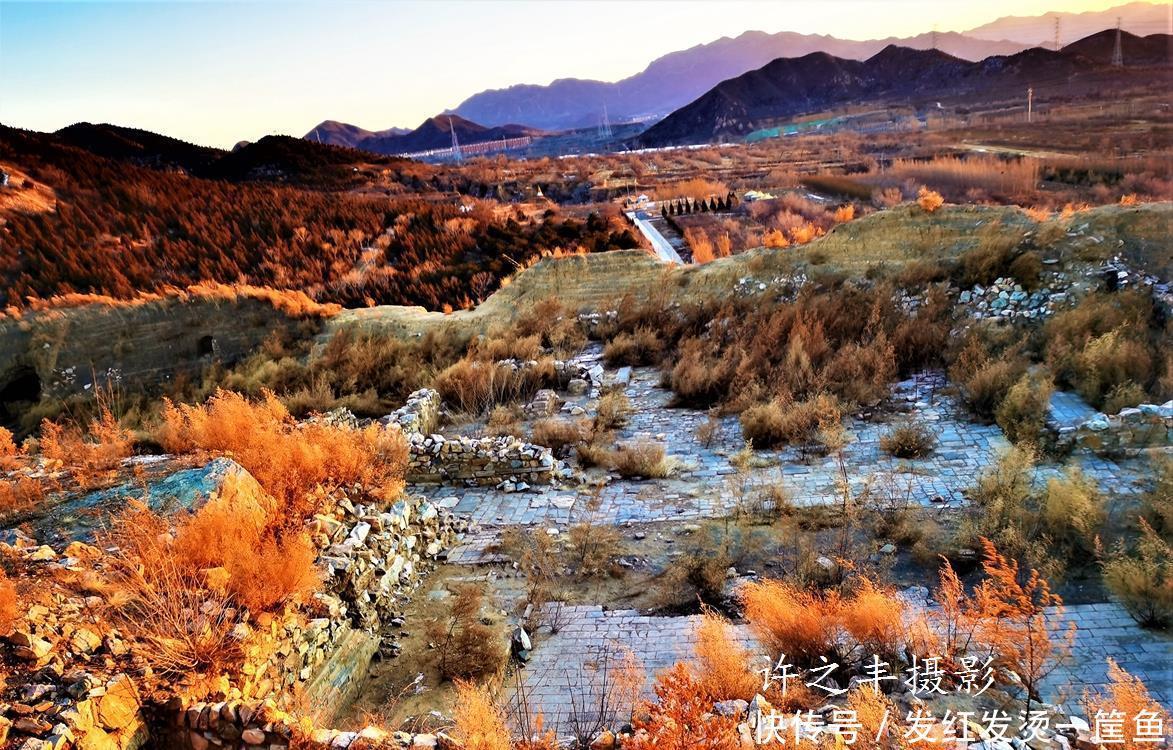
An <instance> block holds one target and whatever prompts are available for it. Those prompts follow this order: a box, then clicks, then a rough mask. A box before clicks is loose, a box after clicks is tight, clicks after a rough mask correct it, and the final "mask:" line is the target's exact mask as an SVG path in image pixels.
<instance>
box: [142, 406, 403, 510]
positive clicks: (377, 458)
mask: <svg viewBox="0 0 1173 750" xmlns="http://www.w3.org/2000/svg"><path fill="white" fill-rule="evenodd" d="M158 439H159V442H160V444H162V445H163V447H164V448H166V449H167V450H169V451H171V452H175V453H182V452H187V451H191V450H205V451H209V452H212V453H216V454H223V455H228V456H231V457H232V458H233V459H234V460H235V461H236V462H237V463H239V464H240V465H241V466H243V467H244V468H245V469H246V470H247V471H248V472H249V473H250V474H252V475H253V477H255V478H256V480H257V482H259V483H260V485H261V487H262V488H264V490H265V492H267V493H268V494H269V495H271V496H272V498H273V499H274V500H275V501H276V505H275V507H274V508H269V509H267V510H268V511H269V523H270V524H271V525H274V526H277V527H283V528H300V527H301V525H302V523H303V522H304V521H305V519H307V518H309V517H310V516H312V515H313V514H314V512H316V510H317V505H318V501H319V500H320V499H321V496H322V493H323V492H325V491H329V490H331V489H333V488H334V487H337V486H340V485H345V484H353V483H361V484H362V486H363V488H364V489H365V490H366V491H368V492H370V493H371V494H372V495H374V496H375V497H378V498H381V499H383V500H392V499H394V498H396V497H398V496H399V493H400V492H402V490H403V473H404V469H405V468H406V466H407V446H406V443H405V442H404V440H403V436H402V435H401V434H399V433H398V432H396V431H393V430H384V429H382V428H380V427H378V426H377V425H371V426H370V427H368V428H366V429H364V430H353V429H350V428H347V427H341V426H337V425H331V424H325V423H320V422H314V423H306V424H298V423H296V422H295V421H294V420H293V418H292V417H291V416H290V415H289V412H288V411H286V409H285V407H284V406H283V405H282V404H281V403H280V401H278V400H277V398H276V397H275V396H273V394H272V393H268V392H266V393H265V395H264V397H263V398H262V399H261V400H259V401H255V402H252V401H249V400H247V399H246V398H244V397H243V396H241V395H239V394H236V393H230V392H228V391H219V390H218V391H216V393H215V394H214V395H213V396H212V397H211V398H210V399H208V401H207V402H206V403H205V404H204V405H202V406H191V405H187V404H178V405H177V404H173V403H171V402H170V401H166V402H165V404H164V409H163V424H162V426H161V427H160V429H159V431H158Z"/></svg>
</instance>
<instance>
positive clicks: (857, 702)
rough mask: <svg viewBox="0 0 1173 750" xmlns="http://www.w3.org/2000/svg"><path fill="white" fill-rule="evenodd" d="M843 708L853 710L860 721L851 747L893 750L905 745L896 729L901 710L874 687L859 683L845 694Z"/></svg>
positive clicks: (898, 730)
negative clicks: (859, 684)
mask: <svg viewBox="0 0 1173 750" xmlns="http://www.w3.org/2000/svg"><path fill="white" fill-rule="evenodd" d="M845 708H846V709H847V710H849V711H855V718H856V721H858V722H859V729H858V733H857V734H856V738H855V741H854V742H853V743H851V745H850V746H851V747H852V748H860V750H894V749H895V748H900V747H903V746H904V744H905V743H904V742H902V738H901V731H900V729H899V721H900V716H901V714H900V711H899V709H898V708H897V707H896V704H895V703H893V702H892V700H891V699H890V698H888V697H887V696H886V695H884V694H883V693H881V692H879V691H877V690H876V689H875V688H873V687H867V686H861V687H859V688H856V689H855V690H852V691H851V693H850V694H849V695H848V696H847V704H846V706H845Z"/></svg>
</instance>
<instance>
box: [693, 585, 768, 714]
mask: <svg viewBox="0 0 1173 750" xmlns="http://www.w3.org/2000/svg"><path fill="white" fill-rule="evenodd" d="M695 649H696V659H697V662H698V666H699V674H698V679H699V680H700V683H701V685H702V687H703V688H704V690H705V692H706V693H708V696H709V699H710V700H712V701H724V700H733V699H736V698H740V699H742V700H746V701H748V700H752V699H753V696H754V694H755V693H757V692H758V691H759V690H760V689H761V684H762V680H761V678H760V677H758V676H757V674H755V673H754V671H753V669H752V668H751V666H750V660H751V656H752V655H751V653H750V652H749V650H748V649H747V648H745V646H743V645H742V644H741V643H739V642H738V640H737V637H736V634H735V633H734V632H733V626H732V625H730V623H729V621H728V620H726V619H725V618H724V617H722V616H721V615H719V614H718V613H717V612H715V611H714V610H712V609H710V608H708V607H706V608H705V609H704V611H703V612H702V613H701V621H700V623H699V624H698V625H697V633H696V646H695Z"/></svg>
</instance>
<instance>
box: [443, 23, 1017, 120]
mask: <svg viewBox="0 0 1173 750" xmlns="http://www.w3.org/2000/svg"><path fill="white" fill-rule="evenodd" d="M933 43H934V35H933V34H920V35H919V36H914V37H908V38H903V39H896V38H889V39H876V40H869V41H853V40H848V39H836V38H835V37H832V36H824V35H821V34H798V33H795V32H791V31H782V32H779V33H777V34H767V33H765V32H762V31H747V32H745V33H744V34H741V35H740V36H738V37H736V38H729V37H722V38H721V39H718V40H716V41H715V42H710V43H708V44H701V45H697V46H696V47H692V48H690V49H686V50H682V51H680V52H673V53H670V54H667V55H664V56H663V57H660V58H658V59H656V60H654V61H653V62H652V63H651V64H650V65H648V67H647V69H645V70H644V71H643V72H642V73H637V74H636V75H634V76H631V77H630V78H625V79H623V80H622V81H617V82H615V83H607V82H604V81H592V80H582V79H575V78H566V79H561V80H557V81H554V82H553V83H551V84H549V85H548V86H536V85H528V84H521V85H517V86H510V87H509V88H506V89H494V90H490V91H483V92H481V93H479V94H474V95H473V96H471V97H469V98H468V99H466V100H465V101H464V102H462V103H461V104H460V106H458V107H456V108H455V109H454V110H452V112H455V113H456V114H458V115H460V116H462V117H467V118H469V119H471V120H475V121H476V122H481V123H485V124H487V125H492V124H497V123H503V122H524V123H526V124H528V125H532V126H534V127H539V128H543V129H546V130H559V129H567V128H578V127H590V126H594V125H598V124H599V122H600V121H601V119H602V116H603V108H604V106H605V107H606V110H607V116H608V117H609V118H610V119H611V120H612V121H615V122H618V121H624V120H631V119H644V118H654V117H658V116H663V115H665V114H667V113H668V112H671V111H672V110H674V109H677V108H679V107H681V106H683V105H685V104H687V103H689V102H691V101H692V100H693V99H695V98H696V97H698V96H700V95H701V94H703V93H704V92H705V91H707V90H709V89H710V88H712V87H713V86H715V85H716V84H717V83H719V82H721V81H723V80H725V79H727V78H732V77H733V76H737V75H740V74H742V73H744V72H746V71H749V70H753V69H755V68H758V67H761V66H762V65H765V64H766V63H768V62H769V61H771V60H774V59H777V58H779V57H801V56H802V55H806V54H808V53H811V52H826V53H828V54H831V55H835V56H836V57H842V58H846V59H855V60H863V59H866V58H868V57H871V56H872V55H874V54H876V53H877V52H879V51H880V50H882V49H883V48H884V47H887V46H888V45H890V44H896V45H899V46H903V47H912V48H914V49H931V48H932V46H933ZM936 44H937V47H938V49H940V50H942V51H945V52H948V53H949V54H952V55H955V56H957V57H962V58H966V59H974V60H980V59H982V58H985V57H989V56H990V55H999V54H1008V53H1012V52H1018V51H1020V50H1021V49H1023V45H1022V44H1017V43H1014V42H999V41H987V40H979V39H969V38H967V37H965V36H963V35H961V34H957V33H941V34H937V35H936Z"/></svg>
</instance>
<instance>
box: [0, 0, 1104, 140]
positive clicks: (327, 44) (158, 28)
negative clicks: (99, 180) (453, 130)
mask: <svg viewBox="0 0 1173 750" xmlns="http://www.w3.org/2000/svg"><path fill="white" fill-rule="evenodd" d="M1112 4H1114V3H1112V2H1110V1H1109V0H982V2H973V1H972V0H761V1H759V2H753V1H734V0H724V1H722V0H708V1H706V2H701V1H699V0H660V1H652V2H647V1H637V0H625V1H623V2H620V1H618V0H614V1H606V2H580V1H577V0H575V1H571V0H530V1H529V2H497V1H495V0H451V1H450V2H446V1H433V2H408V1H404V2H374V1H368V2H356V1H352V2H346V1H342V2H338V1H328V0H320V1H319V2H301V3H286V2H249V3H243V2H150V3H131V2H75V3H55V2H52V3H51V2H22V3H17V2H9V1H8V0H0V122H3V123H4V124H6V125H15V126H18V127H25V128H32V129H35V130H56V129H58V128H60V127H63V126H65V125H68V124H70V123H73V122H78V121H82V120H88V121H91V122H112V123H116V124H121V125H133V126H135V127H141V128H145V129H147V130H153V131H157V132H162V133H165V134H167V135H172V136H175V137H178V138H183V139H185V140H189V141H194V142H197V143H203V144H208V145H216V146H230V145H232V144H233V143H235V142H236V141H239V140H255V139H257V138H259V137H261V136H263V135H266V134H269V133H288V134H292V135H302V134H304V133H305V132H306V131H308V130H309V129H310V128H312V127H313V126H314V125H316V124H317V123H318V122H320V121H321V120H323V119H326V118H330V119H336V120H343V121H346V122H351V123H354V124H356V125H361V126H363V127H366V128H370V129H382V128H386V127H390V126H393V125H397V126H405V127H415V126H416V125H418V124H419V123H420V122H422V121H423V120H424V119H425V118H427V117H430V116H432V115H434V114H436V113H438V112H441V111H443V110H444V109H447V108H451V107H455V106H456V105H458V104H459V103H460V102H461V101H463V100H464V99H465V98H467V97H468V96H469V95H471V94H474V93H476V92H478V91H481V90H483V89H486V88H500V87H504V86H508V85H511V84H514V83H543V84H544V83H549V82H550V81H551V80H553V79H555V78H565V77H577V78H596V79H601V80H617V79H620V78H624V77H626V76H629V75H632V74H634V73H638V72H639V71H641V70H643V69H644V67H646V66H647V64H648V63H649V62H651V61H652V60H653V59H655V58H656V57H658V56H660V55H663V54H665V53H667V52H671V51H673V50H678V49H683V48H686V47H690V46H693V45H695V44H701V43H704V42H709V41H712V40H714V39H717V38H719V37H721V36H736V35H737V34H740V33H741V32H743V31H746V30H749V29H758V30H762V31H769V32H776V31H798V32H804V33H823V34H832V35H834V36H837V37H841V38H851V39H874V38H880V37H886V36H910V35H914V34H918V33H921V32H924V31H929V30H931V29H932V27H933V26H934V24H935V25H936V26H937V28H938V29H939V30H941V31H962V30H965V29H968V28H972V27H974V26H978V25H981V24H983V23H986V22H988V21H992V20H994V19H995V18H998V17H1000V16H1004V15H1036V14H1042V13H1045V12H1047V11H1051V10H1064V11H1084V10H1096V9H1102V8H1106V7H1110V6H1111V5H1112Z"/></svg>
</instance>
